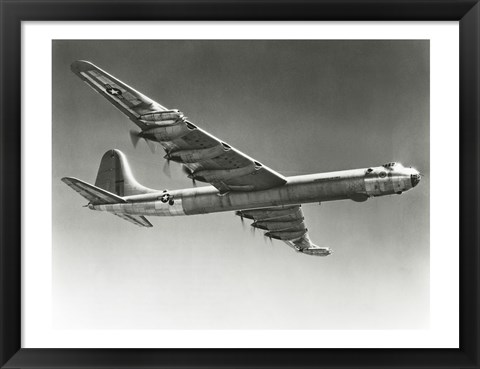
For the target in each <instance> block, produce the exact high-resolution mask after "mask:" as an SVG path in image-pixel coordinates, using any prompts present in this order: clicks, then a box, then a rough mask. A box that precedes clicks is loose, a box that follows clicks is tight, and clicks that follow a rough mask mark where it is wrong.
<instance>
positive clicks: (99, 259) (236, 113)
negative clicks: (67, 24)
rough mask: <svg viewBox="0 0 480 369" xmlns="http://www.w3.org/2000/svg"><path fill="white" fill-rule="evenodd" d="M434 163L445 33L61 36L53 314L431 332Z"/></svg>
mask: <svg viewBox="0 0 480 369" xmlns="http://www.w3.org/2000/svg"><path fill="white" fill-rule="evenodd" d="M219 36H220V35H219ZM39 93H42V92H41V91H40V89H39ZM429 177H430V42H429V40H426V39H405V40H348V39H345V40H328V39H325V40H73V39H56V40H53V42H52V178H51V180H52V311H53V325H54V327H55V328H56V329H98V330H105V329H118V330H120V329H152V330H153V329H154V330H246V329H248V330H400V329H408V330H425V329H428V328H429V326H430V318H431V316H430V178H429Z"/></svg>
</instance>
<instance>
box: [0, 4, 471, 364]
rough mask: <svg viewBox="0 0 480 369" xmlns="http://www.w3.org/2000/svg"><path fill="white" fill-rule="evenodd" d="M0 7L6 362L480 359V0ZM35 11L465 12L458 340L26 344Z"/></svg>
mask: <svg viewBox="0 0 480 369" xmlns="http://www.w3.org/2000/svg"><path fill="white" fill-rule="evenodd" d="M0 16H1V20H0V22H1V42H0V56H1V59H0V73H1V75H0V81H1V83H0V114H1V118H0V119H1V121H0V140H1V141H0V150H1V151H0V152H1V154H0V214H1V215H0V218H1V219H0V220H1V223H0V224H1V228H0V265H1V269H0V282H1V290H0V366H1V367H2V368H54V367H55V368H60V367H62V368H63V367H70V368H89V367H95V368H113V367H118V368H141V367H149V368H173V367H175V368H198V367H210V368H254V367H255V368H267V367H268V368H273V367H279V368H306V367H309V368H313V367H315V368H317V367H318V368H326V367H330V368H340V367H342V368H347V367H348V368H350V367H352V368H366V367H381V368H390V367H395V368H413V367H416V368H427V367H429V368H479V367H480V360H479V359H480V356H479V346H480V343H479V333H480V329H479V328H480V325H479V318H478V310H479V307H480V304H479V280H480V276H479V269H480V268H479V267H480V265H479V252H478V251H479V248H478V247H479V244H478V241H479V238H478V236H479V231H478V229H477V225H478V224H479V223H478V221H479V220H478V208H479V198H478V192H479V149H478V144H479V142H480V140H479V138H480V137H479V127H478V125H479V118H480V111H479V106H480V93H479V92H480V91H479V87H480V73H479V69H480V5H479V4H478V0H390V1H389V0H328V1H323V0H300V1H294V0H277V1H274V0H258V1H255V0H253V1H252V0H224V1H221V0H217V1H215V0H177V1H175V0H167V1H162V0H150V1H149V0H139V1H134V0H119V1H111V0H84V1H80V0H75V1H70V0H63V1H59V0H49V1H48V0H26V1H16V0H0ZM28 20H32V21H34V20H38V21H47V20H50V21H60V20H61V21H74V20H90V21H100V20H102V21H108V20H137V21H148V20H371V21H374V20H423V21H440V20H450V21H452V20H453V21H460V171H459V175H460V245H461V247H460V349H368V350H366V349H282V350H276V349H125V350H124V349H22V348H21V345H20V342H21V319H20V318H21V310H20V308H21V291H20V287H21V255H20V244H21V206H20V204H21V128H20V122H21V110H20V108H21V83H20V82H21V78H20V77H21V74H20V72H21V63H20V60H21V22H22V21H28ZM455 170H457V168H455ZM445 200H446V201H448V198H447V197H446V199H445Z"/></svg>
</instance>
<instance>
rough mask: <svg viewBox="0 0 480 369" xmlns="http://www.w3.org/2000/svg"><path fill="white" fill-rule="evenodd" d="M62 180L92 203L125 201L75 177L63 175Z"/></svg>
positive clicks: (101, 203)
mask: <svg viewBox="0 0 480 369" xmlns="http://www.w3.org/2000/svg"><path fill="white" fill-rule="evenodd" d="M62 182H64V183H65V184H66V185H68V186H70V187H71V188H73V189H74V190H75V191H77V192H78V193H79V194H80V195H82V196H83V197H85V198H86V199H87V200H88V201H90V203H91V204H92V205H103V204H117V203H124V202H126V201H125V200H124V199H122V198H121V197H120V196H117V195H115V194H113V193H111V192H108V191H105V190H102V189H101V188H99V187H96V186H93V185H91V184H89V183H87V182H84V181H81V180H80V179H77V178H73V177H64V178H62Z"/></svg>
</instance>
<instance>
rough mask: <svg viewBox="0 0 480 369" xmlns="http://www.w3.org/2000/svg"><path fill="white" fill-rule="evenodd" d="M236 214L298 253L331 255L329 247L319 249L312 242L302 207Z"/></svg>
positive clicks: (272, 208) (279, 207) (248, 211)
mask: <svg viewBox="0 0 480 369" xmlns="http://www.w3.org/2000/svg"><path fill="white" fill-rule="evenodd" d="M235 214H236V215H238V216H240V217H241V218H248V219H252V220H253V221H254V222H253V223H252V224H251V225H252V227H254V228H258V229H262V230H264V231H266V232H265V236H267V237H269V238H274V239H277V240H281V241H283V242H285V243H286V244H287V245H288V246H290V247H292V248H293V249H295V250H296V251H298V252H302V253H304V254H308V255H317V256H327V255H330V254H331V250H330V249H329V248H328V247H319V246H317V245H314V244H313V243H312V241H310V238H309V237H308V229H307V228H306V226H305V223H304V216H303V212H302V209H301V208H300V205H291V206H275V207H271V208H262V209H252V210H240V211H237V212H236V213H235Z"/></svg>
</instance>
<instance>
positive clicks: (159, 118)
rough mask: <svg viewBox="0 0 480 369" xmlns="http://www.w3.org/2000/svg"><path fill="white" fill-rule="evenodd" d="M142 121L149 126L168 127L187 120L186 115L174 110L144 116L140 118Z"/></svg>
mask: <svg viewBox="0 0 480 369" xmlns="http://www.w3.org/2000/svg"><path fill="white" fill-rule="evenodd" d="M140 120H141V121H142V122H143V123H145V124H147V125H150V124H156V125H168V124H175V123H176V122H178V121H183V120H185V115H183V113H182V112H180V111H178V110H177V109H173V110H164V111H157V112H153V113H148V114H144V115H142V116H140Z"/></svg>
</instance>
